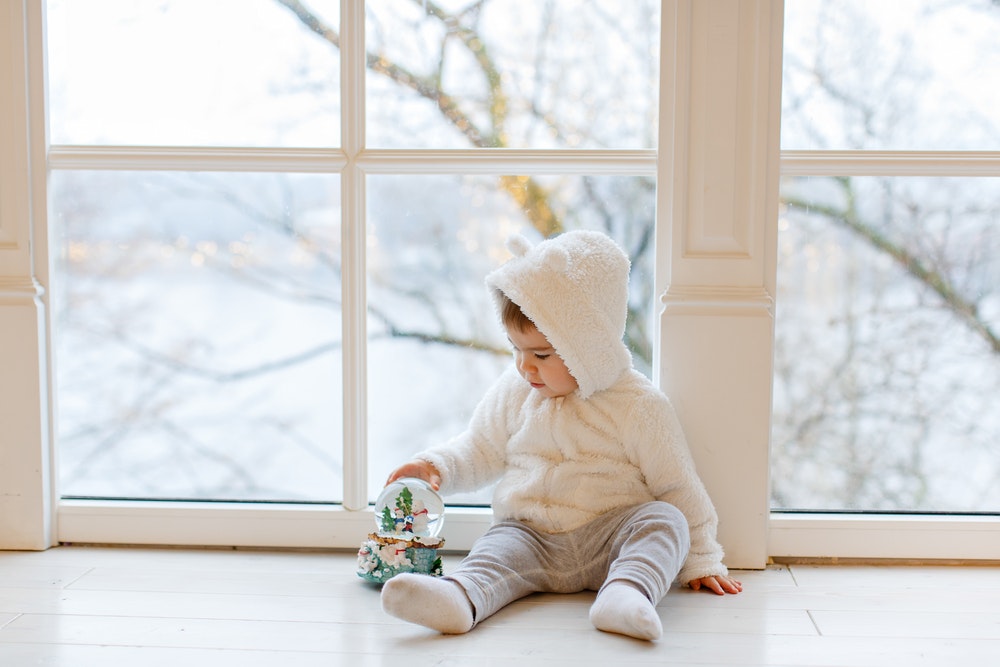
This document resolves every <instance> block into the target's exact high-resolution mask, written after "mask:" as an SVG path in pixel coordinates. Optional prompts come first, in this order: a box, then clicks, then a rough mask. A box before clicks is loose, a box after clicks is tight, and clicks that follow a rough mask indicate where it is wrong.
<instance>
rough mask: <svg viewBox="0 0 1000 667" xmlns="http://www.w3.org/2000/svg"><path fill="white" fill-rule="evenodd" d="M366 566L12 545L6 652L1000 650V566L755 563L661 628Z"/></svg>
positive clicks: (603, 656)
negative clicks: (458, 607) (429, 613)
mask: <svg viewBox="0 0 1000 667" xmlns="http://www.w3.org/2000/svg"><path fill="white" fill-rule="evenodd" d="M458 558H459V557H458V556H449V557H446V558H445V571H447V570H448V568H449V566H453V565H454V564H455V563H456V562H457V561H458ZM354 568H355V557H354V554H346V553H335V554H331V553H306V552H258V551H229V550H179V549H126V548H94V547H61V548H57V549H52V550H49V551H46V552H41V553H31V552H0V666H2V667H22V666H29V665H57V666H64V665H65V666H69V667H90V666H93V667H125V666H128V667H160V666H163V667H168V666H169V667H178V666H180V667H201V666H203V665H204V666H209V665H211V666H219V665H240V666H242V667H258V666H262V667H263V666H266V667H270V666H275V667H297V666H299V665H302V666H313V665H315V666H319V665H322V666H324V667H330V666H335V665H352V666H359V665H360V666H368V665H393V666H398V665H405V666H407V667H409V666H420V665H456V666H461V665H473V666H478V665H511V664H516V665H517V666H518V667H524V666H530V665H629V664H640V665H641V664H662V665H708V666H722V665H726V666H729V665H784V666H793V665H795V666H804V667H808V666H832V665H837V666H862V665H871V666H878V667H892V666H897V665H898V666H905V667H912V666H917V665H941V666H947V667H967V666H980V665H981V666H983V667H986V666H990V667H994V666H996V665H1000V568H991V567H951V566H940V567H926V566H921V567H905V566H900V567H888V566H802V565H795V566H773V567H770V568H769V569H767V570H764V571H759V572H740V573H738V576H739V577H740V578H741V579H742V581H743V583H744V592H743V593H742V594H741V595H738V596H727V597H716V596H714V595H712V594H709V593H705V592H700V593H696V592H693V591H691V590H688V589H686V588H684V589H681V588H676V589H675V590H674V591H672V592H671V594H670V595H668V596H667V598H666V599H665V600H664V601H663V602H662V603H661V604H660V607H659V610H660V615H661V617H662V619H663V625H664V629H665V635H664V638H663V639H662V640H660V641H657V642H641V641H637V640H632V639H628V638H626V637H620V636H617V635H610V634H606V633H602V632H599V631H597V630H595V629H593V627H591V625H590V623H589V622H588V620H587V610H588V607H589V605H590V603H591V602H592V601H593V597H594V596H593V594H592V593H580V594H577V595H562V596H561V595H537V596H532V597H529V598H526V599H524V600H521V601H519V602H517V603H515V604H513V605H511V606H509V607H507V608H506V609H504V610H503V611H501V612H500V613H499V614H497V615H496V616H494V617H493V618H491V619H488V620H487V621H485V622H484V623H483V624H482V625H480V626H479V627H478V628H476V629H475V630H473V631H472V632H471V633H469V634H468V635H462V636H454V637H453V636H442V635H438V634H436V633H434V632H432V631H429V630H425V629H423V628H420V627H418V626H413V625H409V624H406V623H402V622H400V621H397V620H396V619H393V618H391V617H389V616H386V615H385V614H384V613H383V612H382V610H381V607H380V604H379V593H378V589H377V588H376V587H374V586H371V585H369V584H366V583H364V582H362V581H361V580H360V579H359V578H357V577H356V576H355V574H354Z"/></svg>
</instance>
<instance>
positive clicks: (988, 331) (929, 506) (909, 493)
mask: <svg viewBox="0 0 1000 667" xmlns="http://www.w3.org/2000/svg"><path fill="white" fill-rule="evenodd" d="M782 196H783V199H784V207H785V209H784V212H783V215H782V218H781V221H780V230H781V231H780V232H779V241H780V243H779V259H778V274H779V295H778V317H777V331H776V346H775V352H776V356H775V394H774V406H775V409H774V433H773V442H774V445H773V455H772V480H773V501H772V502H773V505H774V506H775V507H778V508H792V509H816V510H824V509H836V510H839V509H852V510H854V509H861V510H901V511H905V510H921V511H955V512H977V511H978V512H998V511H1000V456H998V454H997V448H996V445H997V443H998V442H1000V179H988V178H980V179H957V178H953V179H944V178H935V179H932V178H843V179H840V178H836V179H835V178H802V179H795V180H788V181H786V182H785V183H784V186H783V190H782Z"/></svg>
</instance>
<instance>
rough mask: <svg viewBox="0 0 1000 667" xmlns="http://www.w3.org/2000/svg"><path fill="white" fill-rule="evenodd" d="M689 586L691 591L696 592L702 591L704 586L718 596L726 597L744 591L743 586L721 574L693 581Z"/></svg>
mask: <svg viewBox="0 0 1000 667" xmlns="http://www.w3.org/2000/svg"><path fill="white" fill-rule="evenodd" d="M688 586H690V587H691V590H695V591H698V590H701V587H702V586H704V587H705V588H706V589H707V590H710V591H712V592H713V593H715V594H716V595H725V594H726V593H733V594H736V593H739V592H740V591H742V590H743V584H741V583H740V582H738V581H736V580H735V579H733V578H732V577H730V576H728V575H721V574H720V575H716V576H714V577H702V578H701V579H692V580H691V581H689V582H688Z"/></svg>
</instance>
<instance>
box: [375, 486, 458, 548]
mask: <svg viewBox="0 0 1000 667" xmlns="http://www.w3.org/2000/svg"><path fill="white" fill-rule="evenodd" d="M442 524H444V501H443V500H441V496H439V495H438V493H437V492H436V491H435V490H434V489H432V488H431V485H430V484H428V483H427V482H425V481H424V480H422V479H417V478H416V477H404V478H402V479H397V480H396V481H394V482H392V483H391V484H389V485H388V486H386V487H385V488H384V489H383V490H382V493H381V494H379V497H378V500H376V501H375V526H376V530H377V532H378V533H379V534H380V535H403V534H407V535H413V536H416V537H437V536H438V534H439V533H440V532H441V526H442Z"/></svg>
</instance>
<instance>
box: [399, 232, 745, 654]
mask: <svg viewBox="0 0 1000 667" xmlns="http://www.w3.org/2000/svg"><path fill="white" fill-rule="evenodd" d="M508 247H509V248H510V250H511V252H512V253H513V254H514V257H513V258H512V259H511V260H510V261H508V262H507V263H506V264H504V265H503V266H501V267H500V268H499V269H497V270H495V271H494V272H492V273H491V274H490V275H489V276H487V278H486V285H487V288H488V289H489V291H490V293H491V295H492V297H493V299H494V300H495V303H496V306H497V310H498V312H499V315H500V319H501V322H502V324H503V326H504V328H505V329H506V331H507V337H508V339H509V340H510V344H511V346H512V347H513V351H514V366H513V367H512V368H511V369H509V370H508V371H507V372H505V373H504V374H503V375H501V377H500V378H499V379H498V380H497V381H496V382H495V383H494V385H493V386H492V387H491V388H490V389H489V390H488V391H487V393H486V395H485V396H484V397H483V399H482V400H481V401H480V403H479V405H478V406H477V407H476V410H475V412H474V414H473V416H472V419H471V422H470V424H469V427H468V429H467V430H466V431H464V432H463V433H461V434H460V435H458V436H456V437H455V438H453V439H451V440H450V441H448V442H447V443H445V444H444V445H442V446H440V447H435V448H432V449H429V450H427V451H424V452H422V453H420V454H417V455H416V457H415V458H414V460H413V461H411V462H409V463H406V464H404V465H402V466H400V467H399V468H397V469H396V470H394V471H393V472H392V473H391V474H390V476H389V482H392V481H394V480H396V479H399V478H401V477H419V478H421V479H423V480H425V481H427V482H428V483H429V484H430V485H431V486H432V487H434V488H435V489H441V490H442V492H443V493H452V492H463V491H472V490H475V489H479V488H483V487H485V486H487V485H489V484H492V483H493V482H497V481H498V480H499V481H498V483H497V486H496V488H495V490H494V492H493V513H494V520H495V523H494V525H493V526H492V527H491V528H490V529H489V530H488V531H487V533H486V534H485V535H483V536H482V537H481V538H479V539H478V540H477V541H476V543H475V544H474V545H473V548H472V550H471V552H470V553H469V555H468V556H467V557H466V558H465V559H464V560H463V561H462V562H461V563H460V564H459V565H458V567H457V568H456V569H455V570H454V571H452V572H451V574H450V575H449V576H447V577H442V578H437V577H430V576H426V575H418V574H401V575H398V576H396V577H394V578H393V579H391V580H389V581H388V582H387V583H386V584H385V586H384V587H383V590H382V606H383V609H384V610H385V611H386V612H387V613H389V614H391V615H393V616H396V617H398V618H401V619H403V620H406V621H409V622H412V623H418V624H420V625H424V626H426V627H429V628H432V629H435V630H437V631H439V632H442V633H448V634H459V633H464V632H468V631H469V630H471V629H472V628H473V627H474V626H475V625H476V624H478V623H480V622H482V621H483V620H484V619H486V618H488V617H489V616H491V615H492V614H494V613H496V612H497V611H499V610H500V609H501V608H503V607H504V606H505V605H507V604H509V603H511V602H513V601H514V600H517V599H519V598H521V597H524V596H526V595H529V594H531V593H534V592H551V593H575V592H579V591H583V590H595V591H597V598H596V600H595V601H594V604H593V606H592V607H591V608H590V620H591V623H593V625H594V626H595V627H596V628H598V629H599V630H603V631H606V632H614V633H619V634H624V635H628V636H631V637H636V638H639V639H648V640H654V639H658V638H659V637H660V636H661V635H662V632H663V629H662V624H661V623H660V618H659V615H658V614H657V613H656V605H657V603H658V602H659V601H660V600H661V599H662V598H663V596H664V595H666V593H667V591H668V590H669V588H670V585H671V583H672V582H673V581H674V580H675V579H677V578H679V579H680V581H682V582H685V583H687V584H688V585H689V586H690V587H691V588H693V589H696V590H698V589H701V588H704V589H706V590H710V591H713V592H715V593H718V594H720V595H722V594H725V593H739V592H740V591H741V590H742V585H741V584H740V582H739V581H737V580H735V579H733V578H732V577H730V576H729V572H728V570H727V569H726V566H725V565H723V563H722V555H723V554H722V547H721V546H720V545H719V543H718V541H717V539H716V527H717V524H718V519H717V516H716V513H715V509H714V507H713V506H712V503H711V500H710V499H709V497H708V494H707V493H706V491H705V487H704V486H703V484H702V483H701V481H700V479H699V478H698V476H697V473H696V472H695V468H694V464H693V462H692V459H691V455H690V452H689V451H688V448H687V443H686V441H685V438H684V434H683V432H682V430H681V427H680V424H679V423H678V420H677V417H676V415H675V413H674V410H673V407H672V406H671V404H670V402H669V400H668V399H667V397H666V396H664V394H663V393H662V392H660V391H659V390H658V389H657V388H656V387H654V386H653V384H652V383H651V382H650V381H649V379H648V378H646V377H645V376H644V375H642V374H641V373H639V372H638V371H636V370H634V369H633V368H632V357H631V355H630V354H629V351H628V348H627V347H626V346H625V344H624V342H623V336H624V333H625V319H626V314H627V309H628V274H629V261H628V257H627V256H626V255H625V254H624V253H623V252H622V251H621V249H620V248H619V247H618V246H617V245H616V244H615V243H614V242H613V241H612V240H611V239H609V238H608V237H607V236H605V235H603V234H601V233H599V232H590V231H575V232H567V233H564V234H562V235H560V236H557V237H555V238H552V239H549V240H546V241H542V242H541V243H539V244H538V245H536V246H534V247H532V246H531V245H530V244H529V243H528V241H527V240H526V239H524V238H523V237H514V238H513V239H511V241H510V242H508Z"/></svg>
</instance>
